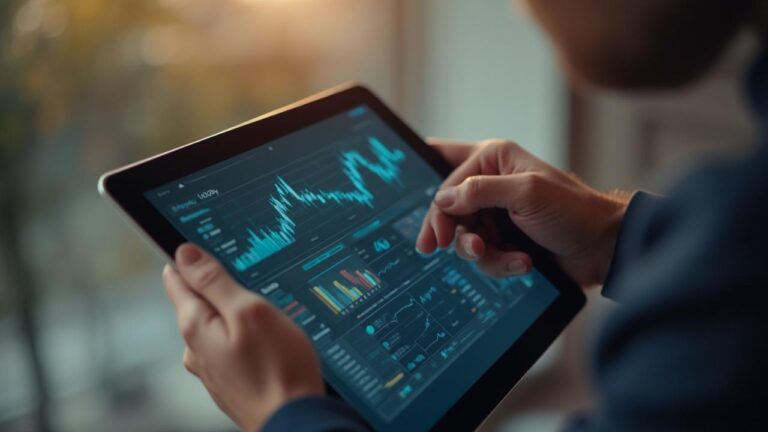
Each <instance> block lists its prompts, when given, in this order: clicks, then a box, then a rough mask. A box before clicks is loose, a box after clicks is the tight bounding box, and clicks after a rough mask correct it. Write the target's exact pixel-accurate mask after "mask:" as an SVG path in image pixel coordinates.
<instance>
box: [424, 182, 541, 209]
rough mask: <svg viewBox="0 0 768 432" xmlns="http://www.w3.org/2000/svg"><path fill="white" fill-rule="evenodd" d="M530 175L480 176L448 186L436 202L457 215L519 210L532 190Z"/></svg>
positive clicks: (442, 190)
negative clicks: (484, 210)
mask: <svg viewBox="0 0 768 432" xmlns="http://www.w3.org/2000/svg"><path fill="white" fill-rule="evenodd" d="M529 177H530V175H529V174H510V175H478V176H471V177H467V178H466V179H464V181H463V182H461V183H460V184H459V185H457V186H446V187H444V188H442V189H440V190H439V191H438V192H437V194H436V195H435V200H434V201H435V205H436V206H437V207H438V208H439V209H440V210H441V211H442V212H443V213H446V214H449V215H453V216H463V215H468V214H472V213H476V212H478V211H479V210H482V209H487V208H505V209H508V210H511V211H515V210H516V208H517V207H519V206H520V204H521V201H523V199H522V198H523V197H525V196H528V193H529V192H530V187H529V186H530V183H531V182H530V181H529V180H530V179H529Z"/></svg>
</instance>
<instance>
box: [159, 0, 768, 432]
mask: <svg viewBox="0 0 768 432" xmlns="http://www.w3.org/2000/svg"><path fill="white" fill-rule="evenodd" d="M528 6H529V8H530V10H531V11H532V13H533V15H534V16H535V17H536V19H537V20H538V21H539V22H540V23H541V24H542V26H543V27H544V29H545V30H546V31H547V32H548V33H549V34H550V36H551V37H552V40H553V42H554V44H555V46H556V47H557V49H558V52H559V54H560V58H561V60H562V64H563V66H564V67H565V69H566V70H567V71H568V73H569V75H570V77H571V78H572V79H573V81H574V82H576V83H578V84H582V85H600V86H606V87H613V88H619V89H637V88H645V89H650V88H667V87H674V86H678V85H682V84H686V83H688V82H690V81H692V80H693V79H695V78H696V77H698V76H699V75H700V74H702V73H703V72H704V71H705V70H706V69H707V67H708V66H710V65H711V64H712V63H713V62H714V61H715V60H716V59H717V57H718V55H719V54H720V53H721V51H722V50H723V48H724V47H725V45H726V44H727V42H728V41H729V40H730V39H731V37H732V36H733V35H734V33H735V32H737V31H739V30H741V29H743V28H745V27H747V26H753V27H757V29H758V31H764V30H765V29H766V28H765V24H766V22H768V21H766V20H765V16H766V15H765V11H766V9H768V1H766V0H730V1H727V0H634V1H632V0H530V1H529V2H528ZM764 48H765V47H764ZM748 81H749V82H748V84H749V91H750V96H751V100H752V101H753V102H754V104H755V110H756V113H757V116H758V118H759V120H760V122H761V123H762V124H763V125H768V54H767V53H763V54H761V56H760V57H759V58H758V59H757V61H756V63H755V65H754V66H753V68H752V70H751V72H750V75H749V78H748ZM434 145H435V146H436V147H437V148H438V149H439V150H440V151H441V152H442V153H443V154H444V155H445V156H446V158H447V159H448V160H449V161H450V162H451V163H453V164H454V165H455V166H456V170H455V171H454V172H453V174H451V176H450V177H449V178H448V179H447V180H446V182H445V184H444V185H443V187H442V188H441V190H440V191H439V192H438V193H437V194H436V196H435V198H434V203H433V206H432V207H431V209H430V211H429V213H428V214H427V216H426V218H425V221H424V225H423V227H422V230H421V233H420V235H419V238H418V241H417V245H416V246H417V248H418V249H420V250H421V251H422V252H425V253H429V252H432V251H433V250H434V249H435V248H437V247H446V246H448V245H449V244H451V243H454V244H455V245H456V250H457V252H458V254H459V255H460V256H462V257H463V258H466V259H469V260H473V261H476V262H477V264H478V266H479V267H480V268H481V269H483V270H484V271H486V272H488V273H489V274H491V275H495V276H501V275H507V274H518V273H523V272H526V271H527V270H528V269H529V268H530V267H531V265H532V264H533V263H532V262H531V259H530V257H529V256H527V255H526V254H525V253H522V252H520V251H514V250H512V251H511V250H507V249H505V248H504V247H503V246H502V245H499V244H497V243H496V242H495V241H494V238H493V237H492V236H490V235H489V234H488V233H490V232H493V231H494V229H493V228H494V227H492V226H487V225H485V224H484V223H483V222H482V221H480V220H479V219H478V218H476V217H474V216H476V215H477V214H478V212H480V211H481V210H483V209H487V208H498V207H501V208H505V209H506V210H507V211H508V214H509V218H510V223H515V224H517V225H518V226H519V227H520V228H521V229H522V230H523V231H525V232H526V233H527V234H528V235H529V236H530V237H532V238H533V239H534V240H535V241H537V242H538V243H540V244H541V245H543V246H544V247H546V248H547V249H549V250H550V251H552V252H553V253H554V254H555V255H556V256H557V257H558V259H559V261H560V263H561V265H562V266H563V268H564V269H565V270H566V271H567V272H568V273H569V274H570V275H571V276H572V277H573V278H574V280H576V281H577V282H578V283H579V284H581V285H582V286H583V287H585V288H586V287H589V286H594V285H604V288H603V294H604V295H606V296H608V297H609V298H612V299H615V300H616V301H618V302H620V303H621V304H622V306H621V307H619V308H617V309H616V311H615V312H614V313H613V315H612V316H610V317H609V319H608V320H607V322H606V323H605V325H604V328H603V329H602V332H601V334H600V336H599V338H598V341H597V344H596V349H595V353H594V378H595V379H594V381H595V390H596V394H597V404H596V407H595V408H594V411H593V412H591V413H587V414H584V415H582V416H579V417H576V418H575V419H574V420H573V421H571V422H570V424H569V427H570V428H571V429H573V430H594V431H633V430H638V431H648V430H754V429H765V426H764V424H763V423H764V422H763V421H762V419H761V416H762V410H761V409H762V405H763V404H764V403H765V402H766V401H768V373H766V372H765V370H764V369H765V367H766V365H768V343H766V333H767V329H768V322H766V321H768V320H767V319H766V317H767V316H768V312H766V311H764V309H765V308H766V307H767V303H768V302H766V300H767V298H768V295H767V294H766V292H767V290H768V264H766V262H767V261H766V259H767V258H768V253H767V252H766V244H767V243H768V227H767V226H766V224H768V140H766V139H764V140H763V142H762V143H761V145H759V146H758V148H757V149H756V151H755V152H754V153H753V154H752V155H750V157H749V158H746V159H745V160H743V161H740V162H734V161H730V162H727V163H720V164H717V165H712V166H708V167H704V168H702V169H700V170H698V171H696V172H695V173H693V174H692V175H690V176H689V177H688V178H687V179H685V180H684V181H683V182H682V183H680V184H679V185H677V186H675V187H674V188H672V189H671V191H670V192H669V194H668V196H667V197H666V198H657V197H653V196H650V195H648V194H645V193H636V194H635V195H634V196H633V197H632V198H631V199H628V198H627V197H623V196H612V195H607V194H603V193H600V192H598V191H595V190H594V189H592V188H590V187H589V186H587V185H585V184H584V183H582V182H581V181H579V180H577V179H575V178H574V177H572V176H570V175H568V174H566V173H563V172H562V171H560V170H558V169H556V168H554V167H551V166H549V165H547V164H545V163H544V162H542V161H540V160H537V159H536V158H534V157H533V156H531V155H530V154H528V153H526V152H525V150H523V149H522V148H521V147H519V146H518V145H516V144H513V143H509V142H503V141H491V142H487V143H484V144H483V145H479V146H472V145H467V144H461V143H451V142H437V143H434ZM176 261H177V265H178V271H176V270H173V269H171V268H170V267H167V268H166V270H165V273H164V279H165V285H166V289H167V292H168V295H169V297H170V298H171V300H172V301H173V303H174V305H175V307H176V309H177V312H178V318H179V326H180V328H181V331H182V334H183V336H184V338H185V340H186V342H187V350H186V352H185V355H184V364H185V365H186V367H187V368H188V369H189V370H190V371H191V372H192V373H194V374H196V375H197V376H198V377H200V379H201V380H202V381H203V383H204V384H205V386H206V387H207V388H208V390H209V391H210V393H211V395H212V396H213V398H214V399H215V400H216V402H217V403H218V405H219V406H220V407H221V408H222V409H223V410H224V411H225V412H226V413H227V414H228V415H229V416H230V417H231V418H232V419H233V420H234V421H235V422H236V423H237V424H238V425H239V426H240V427H241V428H242V429H243V430H249V431H254V430H258V429H262V428H263V429H264V430H312V431H317V430H364V429H365V425H364V424H363V423H362V422H361V420H360V419H359V418H358V417H357V416H356V415H355V413H354V412H353V411H352V410H351V409H350V408H349V407H348V406H346V405H345V404H344V403H343V402H342V401H339V400H332V399H330V398H326V397H324V396H323V394H324V388H323V382H322V379H321V375H320V368H319V366H318V361H317V358H316V356H315V354H314V352H313V350H312V347H311V345H310V343H309V342H308V340H307V338H306V337H305V336H304V334H303V333H302V331H301V330H300V329H299V328H298V327H296V326H295V325H293V323H292V322H291V321H290V320H289V319H288V318H286V317H284V316H283V315H282V314H281V313H280V312H279V311H278V310H276V309H275V308H273V307H272V306H270V305H269V304H268V303H267V302H266V301H265V300H264V299H262V298H261V297H259V296H257V295H256V294H254V293H251V292H249V291H246V290H244V289H243V288H241V287H240V286H238V285H237V284H236V283H235V282H234V281H232V279H230V277H229V276H228V275H227V273H226V271H225V270H224V269H223V268H222V267H221V266H220V265H219V264H218V263H217V262H216V261H215V260H214V259H213V258H211V257H210V256H208V255H207V254H205V253H204V252H202V251H201V250H200V249H198V248H197V247H195V246H193V245H189V244H187V245H183V246H181V247H180V248H179V250H178V251H177V255H176Z"/></svg>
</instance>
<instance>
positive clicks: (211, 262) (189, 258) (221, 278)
mask: <svg viewBox="0 0 768 432" xmlns="http://www.w3.org/2000/svg"><path fill="white" fill-rule="evenodd" d="M176 267H177V268H178V271H179V274H180V275H181V277H182V278H183V279H184V281H185V282H186V283H187V284H188V285H189V287H190V288H192V290H193V291H194V292H195V293H197V294H198V295H199V296H200V297H202V298H204V299H205V300H207V301H208V303H209V304H210V305H211V306H213V307H214V308H215V309H216V310H217V311H219V313H222V315H226V314H227V312H232V311H233V310H236V307H237V305H238V304H239V302H238V300H239V298H240V296H241V295H242V294H243V290H242V288H241V287H240V285H239V284H238V283H237V282H235V281H234V280H233V279H232V278H231V277H230V276H229V273H227V270H226V269H225V268H224V266H222V265H221V264H220V263H219V262H218V261H216V259H214V258H213V257H212V256H210V255H209V254H208V253H206V252H205V251H203V250H202V249H201V248H199V247H197V246H195V245H194V244H192V243H185V244H183V245H181V246H179V248H178V249H177V250H176Z"/></svg>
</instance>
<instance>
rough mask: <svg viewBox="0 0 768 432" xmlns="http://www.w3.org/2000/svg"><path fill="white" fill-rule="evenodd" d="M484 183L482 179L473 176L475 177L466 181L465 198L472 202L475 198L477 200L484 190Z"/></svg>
mask: <svg viewBox="0 0 768 432" xmlns="http://www.w3.org/2000/svg"><path fill="white" fill-rule="evenodd" d="M482 183H483V182H482V181H481V179H480V177H477V176H473V177H467V179H466V180H464V187H463V188H462V190H463V191H464V197H465V198H467V199H469V200H472V199H474V198H477V197H478V196H479V195H480V193H481V189H482V187H483V186H482Z"/></svg>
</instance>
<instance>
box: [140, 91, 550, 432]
mask: <svg viewBox="0 0 768 432" xmlns="http://www.w3.org/2000/svg"><path fill="white" fill-rule="evenodd" d="M440 183H441V177H440V176H439V175H438V174H437V173H436V172H435V171H434V170H433V169H432V168H431V167H430V166H429V165H428V164H427V163H426V162H425V161H424V160H423V159H421V158H420V157H419V155H417V154H416V153H415V152H414V151H413V150H412V149H411V148H410V147H409V146H408V145H407V144H406V143H405V142H404V141H403V140H402V139H401V138H400V137H399V136H398V135H397V134H396V133H395V132H394V131H392V130H391V129H390V128H389V127H388V126H387V125H386V124H385V123H384V122H383V121H382V120H381V119H380V118H379V117H378V116H377V115H376V114H375V113H373V112H371V111H370V110H369V109H368V108H367V107H366V106H360V107H357V108H355V109H353V110H350V111H348V112H345V113H342V114H339V115H336V116H333V117H330V118H328V119H326V120H324V121H321V122H318V123H317V124H314V125H312V126H309V127H307V128H305V129H303V130H299V131H297V132H294V133H292V134H289V135H286V136H284V137H282V138H280V139H278V140H276V141H274V142H272V143H268V144H266V145H262V146H259V147H257V148H255V149H253V150H250V151H247V152H244V153H242V154H240V155H238V156H235V157H233V158H231V159H228V160H225V161H222V162H219V163H217V164H215V165H212V166H210V167H208V168H206V169H203V170H201V171H198V172H196V173H193V174H191V175H188V176H186V177H184V178H181V179H178V180H177V181H175V182H173V183H170V184H166V185H164V186H162V187H159V188H156V189H154V190H151V191H148V192H147V193H146V194H145V196H146V198H147V199H148V200H149V201H150V202H151V203H152V204H153V205H154V206H155V207H156V208H157V209H158V211H160V212H161V213H162V214H163V215H164V216H165V217H166V218H167V219H168V221H169V222H170V223H171V224H172V225H173V226H174V227H175V228H176V229H177V230H178V231H179V232H180V233H182V235H183V236H185V237H186V238H187V239H188V240H190V241H192V242H195V243H197V244H199V245H201V246H203V247H204V248H206V249H207V250H208V251H209V252H211V253H212V254H214V255H215V256H216V257H217V258H218V259H219V260H220V261H221V262H222V263H223V264H224V265H225V266H226V267H227V269H228V270H229V271H230V273H231V274H232V275H233V277H235V278H236V279H237V280H238V281H239V282H240V283H242V284H243V285H244V286H245V287H247V288H248V289H251V290H253V291H255V292H257V293H259V294H261V295H263V296H265V297H266V298H268V299H269V300H270V301H271V302H272V303H273V304H274V305H275V306H276V307H278V308H280V309H281V310H282V311H283V312H284V313H285V314H286V315H288V316H289V317H290V318H291V319H293V320H294V321H295V322H296V324H297V325H299V326H300V327H301V328H302V329H303V330H304V331H305V332H306V333H307V335H308V336H309V337H310V339H311V341H312V342H313V344H314V345H315V348H316V349H317V352H318V354H319V356H320V358H321V361H322V364H323V368H324V374H325V376H326V378H327V379H328V380H329V381H330V382H331V384H333V385H334V386H335V387H336V388H337V389H338V390H339V392H340V393H341V394H342V395H344V396H345V397H347V398H348V399H349V400H352V401H355V402H354V403H353V405H355V406H356V407H357V408H358V409H361V410H363V411H365V412H370V413H373V414H374V415H375V416H377V417H378V418H380V419H381V421H382V422H384V423H386V422H390V421H393V420H394V419H395V418H396V417H397V416H398V415H399V414H401V413H402V412H404V411H405V410H408V409H409V408H412V407H416V406H418V407H427V408H423V412H424V413H431V414H433V415H437V416H439V415H440V414H441V412H444V411H445V410H446V409H448V407H450V406H451V405H452V404H453V403H455V401H456V399H457V398H458V397H459V396H460V395H461V394H462V393H463V392H464V391H466V389H467V388H468V387H469V386H470V385H471V384H472V383H473V381H474V380H475V379H477V377H479V376H480V375H481V374H482V373H483V371H484V370H485V369H486V368H487V367H489V366H490V364H492V363H493V361H495V359H496V358H497V357H498V356H499V355H500V354H501V353H502V352H503V351H504V349H505V348H506V347H508V346H509V344H510V343H511V342H514V340H494V342H493V344H490V345H487V344H480V343H478V341H479V340H481V339H482V337H483V336H484V335H485V334H486V333H487V332H488V331H489V329H491V328H493V327H494V326H498V325H510V326H513V327H515V328H514V329H509V331H508V332H507V333H508V334H509V335H510V337H513V338H514V337H517V335H519V334H522V332H523V331H524V330H525V328H527V327H528V326H529V325H530V324H531V323H532V322H533V320H535V318H536V317H537V316H538V315H539V314H540V313H541V312H542V311H543V310H544V309H545V308H546V307H547V305H548V304H549V303H551V301H553V300H554V298H555V297H556V296H557V290H555V289H554V288H553V287H552V286H551V285H550V284H549V282H548V281H546V279H544V278H543V277H542V276H541V275H540V274H539V273H538V272H537V271H535V270H534V271H532V272H531V273H529V274H526V275H523V276H517V277H509V278H505V279H491V278H489V277H486V276H484V275H483V274H481V273H480V272H479V271H478V269H477V268H476V266H475V265H474V264H473V263H469V262H466V261H463V260H461V259H459V258H458V257H457V256H456V254H455V253H454V252H453V250H452V249H450V248H449V249H447V250H441V251H438V252H437V253H435V254H433V255H430V256H424V255H421V254H419V253H417V251H416V249H415V247H414V245H415V240H416V236H417V235H418V233H419V229H420V227H421V223H422V220H423V218H424V215H425V214H426V212H427V209H428V207H429V205H430V201H431V199H432V196H433V195H434V193H435V191H436V190H437V188H438V187H439V185H440ZM505 317H506V318H505ZM505 320H506V321H505ZM505 323H506V324H505ZM491 345H493V346H491ZM467 365H470V366H471V367H470V368H469V369H467V368H468V366H467ZM452 368H461V369H462V370H461V372H460V373H458V374H457V372H456V371H454V370H452ZM475 369H476V370H475ZM440 382H442V383H443V384H445V383H447V382H451V383H452V384H454V387H455V390H452V391H451V392H440V393H439V394H435V392H434V391H433V390H431V388H433V387H434V388H437V387H436V385H437V384H438V383H440ZM413 409H416V408H413ZM366 410H367V411H366ZM430 410H433V411H430ZM441 410H442V411H441ZM425 415H426V414H425ZM425 424H426V423H425Z"/></svg>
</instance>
